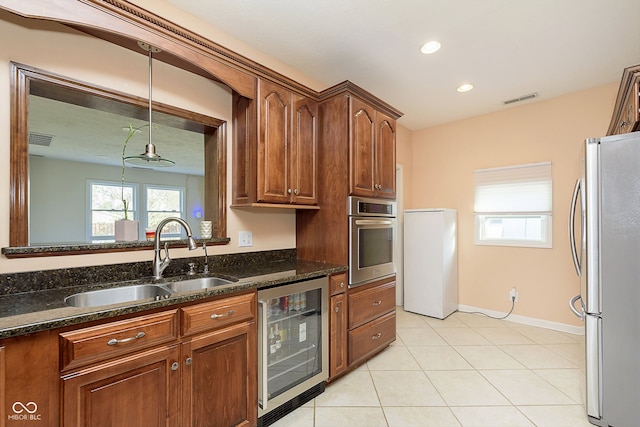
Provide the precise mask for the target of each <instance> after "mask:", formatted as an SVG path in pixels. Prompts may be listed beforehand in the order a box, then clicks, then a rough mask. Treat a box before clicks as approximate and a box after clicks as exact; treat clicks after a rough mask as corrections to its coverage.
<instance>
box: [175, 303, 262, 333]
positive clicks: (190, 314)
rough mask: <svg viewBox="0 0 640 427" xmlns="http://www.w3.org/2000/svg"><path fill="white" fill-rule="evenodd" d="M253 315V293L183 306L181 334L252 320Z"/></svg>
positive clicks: (254, 313) (254, 310)
mask: <svg viewBox="0 0 640 427" xmlns="http://www.w3.org/2000/svg"><path fill="white" fill-rule="evenodd" d="M255 316H256V294H255V293H252V294H245V295H238V296H233V297H229V298H224V299H220V300H217V301H212V302H206V303H202V304H198V305H192V306H190V307H184V308H183V309H182V335H193V334H197V333H199V332H204V331H208V330H212V329H216V328H221V327H223V326H227V325H231V324H234V323H238V322H242V321H247V320H253V319H254V318H255Z"/></svg>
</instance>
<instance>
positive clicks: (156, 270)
mask: <svg viewBox="0 0 640 427" xmlns="http://www.w3.org/2000/svg"><path fill="white" fill-rule="evenodd" d="M170 222H177V223H178V224H180V225H182V227H184V229H185V231H186V232H187V239H188V242H187V247H188V248H189V250H190V251H192V250H194V249H197V248H198V245H197V244H196V241H195V240H194V239H193V236H192V233H191V227H190V226H189V224H187V222H186V221H185V220H183V219H182V218H174V217H172V218H165V219H163V220H162V221H160V224H158V228H156V236H155V246H154V250H155V255H154V257H153V267H152V270H153V278H154V279H162V272H163V271H164V269H165V268H167V266H168V265H169V263H170V262H171V258H169V243H166V242H165V244H164V258H162V257H161V256H160V234H161V232H162V228H163V227H164V226H165V225H167V224H168V223H170Z"/></svg>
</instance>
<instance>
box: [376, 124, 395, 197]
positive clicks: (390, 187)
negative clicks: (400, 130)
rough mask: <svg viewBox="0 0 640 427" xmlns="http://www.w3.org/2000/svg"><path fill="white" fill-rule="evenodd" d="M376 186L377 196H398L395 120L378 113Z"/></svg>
mask: <svg viewBox="0 0 640 427" xmlns="http://www.w3.org/2000/svg"><path fill="white" fill-rule="evenodd" d="M376 119H377V126H376V128H377V134H376V150H375V162H376V173H375V183H374V188H375V190H376V196H377V197H384V198H388V199H395V198H396V130H395V120H393V119H391V118H390V117H387V116H385V115H384V114H382V113H378V115H377V117H376Z"/></svg>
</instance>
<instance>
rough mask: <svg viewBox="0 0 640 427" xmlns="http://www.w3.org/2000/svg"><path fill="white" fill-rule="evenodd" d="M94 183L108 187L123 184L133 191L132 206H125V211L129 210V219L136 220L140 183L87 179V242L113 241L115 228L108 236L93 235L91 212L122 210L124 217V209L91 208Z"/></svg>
mask: <svg viewBox="0 0 640 427" xmlns="http://www.w3.org/2000/svg"><path fill="white" fill-rule="evenodd" d="M94 185H103V186H109V187H121V186H123V185H124V186H125V188H131V189H132V192H133V200H132V202H133V203H132V204H133V206H129V207H128V208H127V212H129V214H130V216H131V219H132V220H136V219H138V217H139V214H140V212H139V211H140V210H139V209H138V207H139V206H140V204H139V193H140V185H139V184H137V183H135V182H124V184H123V183H122V182H120V181H107V180H100V179H87V187H86V188H87V190H86V193H87V210H86V218H87V219H86V224H87V225H86V230H85V235H86V239H87V241H88V242H93V243H108V242H115V240H116V236H115V229H114V234H112V235H109V236H94V235H93V212H94V211H100V212H122V217H123V218H124V209H93V186H94Z"/></svg>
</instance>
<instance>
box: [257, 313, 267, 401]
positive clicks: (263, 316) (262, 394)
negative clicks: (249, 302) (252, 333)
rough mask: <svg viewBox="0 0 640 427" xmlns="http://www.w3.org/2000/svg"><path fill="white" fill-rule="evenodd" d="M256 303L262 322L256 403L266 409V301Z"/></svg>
mask: <svg viewBox="0 0 640 427" xmlns="http://www.w3.org/2000/svg"><path fill="white" fill-rule="evenodd" d="M258 304H259V306H260V309H261V310H260V311H261V313H260V314H261V317H260V323H261V324H262V328H261V329H262V330H261V331H259V332H258V333H261V334H262V348H261V349H260V351H261V353H262V366H261V368H262V369H260V371H261V374H262V376H261V378H260V386H261V387H260V390H259V393H260V395H259V396H258V405H260V408H261V409H264V410H266V409H267V401H268V400H269V395H268V394H267V383H268V381H269V380H268V376H267V369H268V367H267V362H268V361H267V354H268V351H269V341H267V321H268V319H267V302H266V301H262V300H260V301H258Z"/></svg>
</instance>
